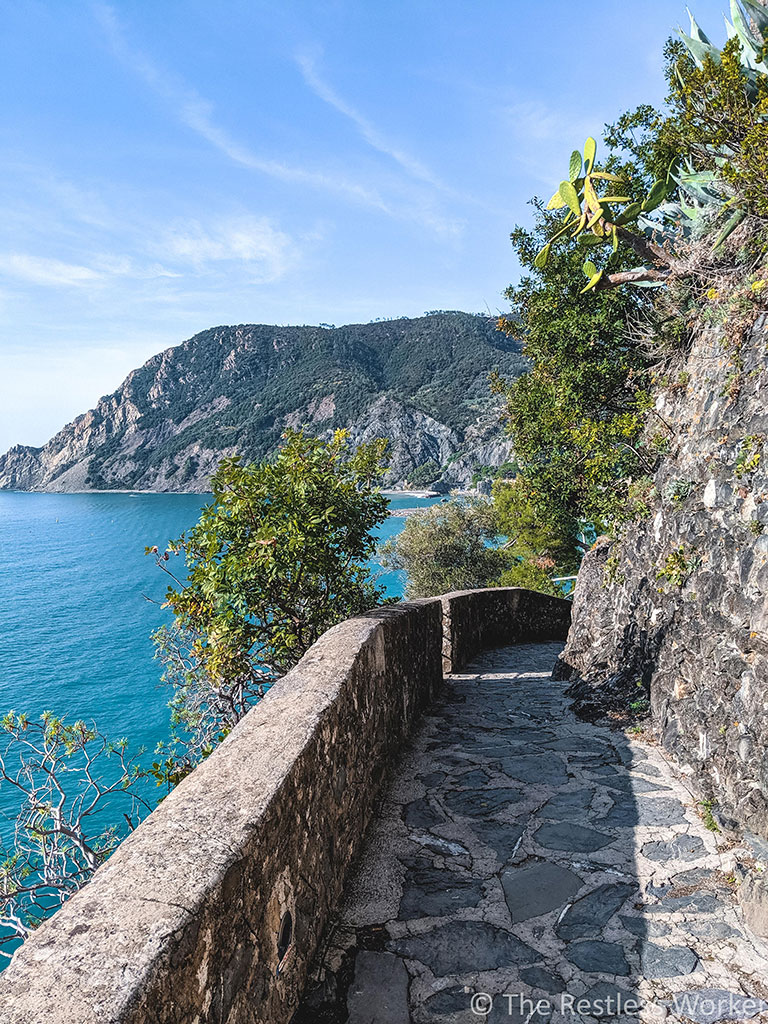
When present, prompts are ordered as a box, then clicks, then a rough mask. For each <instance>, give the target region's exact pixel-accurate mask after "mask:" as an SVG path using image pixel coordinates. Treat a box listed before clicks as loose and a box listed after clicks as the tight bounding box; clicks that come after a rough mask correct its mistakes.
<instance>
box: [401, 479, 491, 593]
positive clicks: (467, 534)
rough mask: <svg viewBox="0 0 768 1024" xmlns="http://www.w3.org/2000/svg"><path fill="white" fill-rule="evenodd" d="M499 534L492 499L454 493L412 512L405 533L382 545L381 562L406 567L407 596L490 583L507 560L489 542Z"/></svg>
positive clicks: (404, 569)
mask: <svg viewBox="0 0 768 1024" xmlns="http://www.w3.org/2000/svg"><path fill="white" fill-rule="evenodd" d="M497 534H498V529H497V524H496V515H495V510H494V508H493V505H492V504H491V503H490V502H488V501H483V500H482V499H479V498H461V499H451V500H447V501H443V502H440V504H438V505H432V506H430V507H429V508H426V509H420V510H419V511H418V512H415V513H413V514H412V515H410V516H408V518H407V519H406V522H405V526H404V527H403V530H402V531H401V533H400V534H399V535H398V536H397V537H396V538H394V539H393V540H390V541H387V542H386V544H384V545H383V546H382V550H381V555H382V562H383V564H384V565H385V566H387V567H388V568H391V569H397V570H401V571H405V572H407V574H408V578H407V582H406V596H407V597H409V598H414V597H432V596H434V595H436V594H445V593H447V592H449V591H452V590H471V589H474V588H477V587H487V586H490V585H491V584H492V582H493V581H494V580H496V579H498V577H499V575H500V573H501V572H502V571H503V570H504V568H505V566H506V564H507V561H508V559H507V557H506V555H505V554H504V552H502V551H500V550H498V549H497V548H496V547H492V546H491V545H493V544H495V542H496V540H497Z"/></svg>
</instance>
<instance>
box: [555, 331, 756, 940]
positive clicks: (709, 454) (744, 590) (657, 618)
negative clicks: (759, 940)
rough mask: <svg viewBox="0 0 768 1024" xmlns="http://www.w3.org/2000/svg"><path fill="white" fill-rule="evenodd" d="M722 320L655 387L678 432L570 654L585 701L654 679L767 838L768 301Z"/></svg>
mask: <svg viewBox="0 0 768 1024" xmlns="http://www.w3.org/2000/svg"><path fill="white" fill-rule="evenodd" d="M726 334H727V332H726V331H724V330H723V329H717V330H716V329H714V328H712V329H708V330H707V331H705V332H704V333H703V334H702V335H701V336H700V337H699V338H698V340H697V342H696V343H695V344H694V346H693V349H692V351H691V352H690V355H689V358H688V362H687V366H686V367H685V370H684V372H683V373H681V374H680V376H679V377H678V378H677V379H676V381H674V382H673V384H672V386H671V387H670V388H669V389H668V390H667V391H665V392H664V393H663V394H662V395H661V397H660V398H659V399H658V401H657V405H656V412H657V413H658V417H659V418H660V423H661V421H664V422H666V424H667V425H668V433H669V440H670V445H671V447H670V451H669V455H668V456H667V457H666V458H665V459H664V461H663V463H662V464H661V466H660V468H659V470H658V472H657V474H656V477H655V481H654V483H655V491H654V492H653V493H652V497H651V501H650V503H649V505H650V511H649V515H648V516H647V518H645V519H643V520H641V521H638V522H636V523H635V524H633V525H632V526H631V527H629V528H627V529H626V530H625V531H624V533H623V534H622V536H621V538H620V539H619V540H618V541H615V542H613V543H611V542H608V541H599V542H598V543H597V545H596V546H595V548H594V549H593V550H592V552H591V553H590V554H589V555H588V556H587V558H586V559H585V562H584V564H583V566H582V569H581V572H580V574H579V579H578V582H577V586H576V595H575V602H574V610H573V611H574V615H573V626H572V629H571V634H570V637H569V640H568V645H567V648H566V650H565V652H564V654H563V659H564V662H565V663H566V665H567V666H568V668H567V669H566V671H570V672H571V673H573V674H575V676H576V683H575V685H574V687H573V688H572V689H573V693H574V694H575V696H576V698H577V703H578V705H579V706H580V708H581V709H582V711H583V712H584V713H587V714H589V713H598V711H599V710H601V709H602V710H604V709H605V708H606V707H608V708H610V706H611V705H615V706H617V707H618V706H619V705H621V704H624V705H626V702H627V700H628V699H631V700H637V699H639V698H642V697H643V694H644V693H648V694H649V697H650V702H651V713H652V722H653V727H654V729H655V731H656V733H657V735H658V737H659V739H660V740H661V742H662V744H663V745H664V746H665V747H666V748H667V749H668V750H670V751H671V752H672V753H673V754H674V755H675V757H676V758H677V759H678V761H679V762H680V763H681V764H682V766H683V769H684V771H686V772H687V773H688V774H689V776H690V779H691V783H692V786H693V787H694V789H695V790H696V791H698V793H699V796H700V798H702V799H709V800H712V801H714V805H715V806H714V809H715V815H716V817H717V818H719V820H720V821H721V824H725V825H734V826H739V827H743V828H745V829H746V830H747V833H748V834H749V833H752V834H754V835H756V836H757V837H758V839H757V840H755V841H756V842H758V843H759V841H760V839H759V837H762V839H763V840H764V839H766V838H768V758H767V757H766V753H765V752H766V749H767V748H768V372H767V371H766V343H767V342H768V324H767V323H766V316H765V315H762V316H761V317H760V318H759V319H758V320H757V321H756V323H755V324H754V326H753V327H752V328H751V329H750V330H748V331H747V333H746V335H745V336H744V339H743V341H738V340H737V341H736V342H734V340H733V338H731V339H729V338H728V337H727V336H725V335H726ZM762 849H763V852H764V853H765V855H766V856H765V857H762V858H761V859H764V860H767V861H768V845H764V846H763V847H762ZM766 895H767V896H768V893H767V894H766ZM766 909H767V910H768V900H767V902H766ZM766 920H767V921H768V917H767V918H766Z"/></svg>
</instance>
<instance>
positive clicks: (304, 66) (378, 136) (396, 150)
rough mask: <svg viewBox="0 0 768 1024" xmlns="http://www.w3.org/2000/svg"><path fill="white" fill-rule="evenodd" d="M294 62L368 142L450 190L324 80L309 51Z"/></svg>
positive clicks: (409, 169) (417, 175) (314, 88)
mask: <svg viewBox="0 0 768 1024" xmlns="http://www.w3.org/2000/svg"><path fill="white" fill-rule="evenodd" d="M296 63H297V64H298V66H299V69H300V71H301V73H302V76H303V78H304V81H305V82H306V83H307V85H308V86H309V88H310V89H311V90H312V92H314V93H315V95H316V96H317V97H318V98H319V99H321V100H322V101H323V102H324V103H327V104H328V105H329V106H331V107H333V109H334V110H337V111H338V112H339V113H340V114H342V115H343V116H344V117H346V118H348V119H349V120H350V121H351V122H352V123H353V124H354V125H355V127H356V128H357V130H358V131H359V133H360V135H361V136H362V137H363V139H365V141H366V142H367V143H368V145H369V146H372V147H373V148H374V149H376V150H378V151H379V153H383V154H384V155H385V156H388V157H390V158H391V159H392V160H394V161H395V163H396V164H399V166H400V167H401V168H402V169H403V170H404V171H406V172H407V173H408V174H410V175H411V176H412V177H413V178H416V179H417V180H419V181H423V182H425V183H426V184H428V185H432V186H433V187H434V188H437V189H439V190H440V191H443V192H449V191H451V190H450V188H449V187H448V186H447V185H445V184H444V183H443V182H442V181H440V179H439V178H438V177H437V176H436V175H435V174H433V172H432V171H431V170H430V169H429V168H428V167H427V166H426V165H425V164H423V163H422V162H421V161H420V160H418V159H417V158H416V157H414V156H412V155H411V154H410V153H407V152H406V151H405V150H404V149H401V148H400V147H399V146H397V145H395V144H394V143H392V142H391V141H389V140H388V139H387V138H386V137H385V136H384V134H383V133H382V132H381V131H379V129H378V128H377V127H376V126H375V125H374V124H373V123H372V122H371V121H369V120H368V118H367V117H364V116H363V114H361V113H360V112H359V111H358V110H356V109H355V108H354V107H353V106H352V105H351V104H350V103H348V102H347V100H345V99H344V98H343V97H342V96H340V95H339V93H338V92H336V90H335V89H334V88H333V87H332V86H330V85H329V84H328V82H326V81H325V79H324V78H322V76H321V75H320V73H319V71H318V69H317V63H316V61H315V60H314V58H313V57H311V56H310V55H309V54H308V53H299V54H297V56H296Z"/></svg>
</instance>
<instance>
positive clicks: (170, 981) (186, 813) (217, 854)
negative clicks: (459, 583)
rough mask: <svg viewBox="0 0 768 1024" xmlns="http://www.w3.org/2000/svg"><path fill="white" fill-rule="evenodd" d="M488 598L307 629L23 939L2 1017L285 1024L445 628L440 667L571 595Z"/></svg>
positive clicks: (550, 628) (8, 1023)
mask: <svg viewBox="0 0 768 1024" xmlns="http://www.w3.org/2000/svg"><path fill="white" fill-rule="evenodd" d="M492 593H493V592H487V591H476V592H467V593H459V594H449V595H447V596H446V597H445V598H443V599H442V601H441V599H439V598H438V599H432V600H426V601H415V602H410V603H405V604H400V605H396V606H390V607H385V608H381V609H376V610H374V611H372V612H370V613H368V614H367V615H363V616H360V617H358V618H355V619H350V620H348V621H347V622H343V623H341V624H340V625H338V626H336V627H334V628H333V629H331V630H329V631H328V632H327V633H326V634H325V635H324V636H323V637H321V639H320V640H319V641H318V642H317V643H316V644H315V645H314V647H312V649H311V650H310V651H309V652H308V653H307V655H306V656H305V657H304V658H303V659H302V661H301V662H300V663H299V665H297V667H296V668H295V669H293V670H292V671H291V672H289V673H288V675H286V676H285V677H284V678H283V679H282V680H281V681H280V682H279V683H277V684H276V685H275V686H274V687H273V688H272V690H271V691H270V692H269V694H268V695H267V696H266V697H265V699H264V700H263V701H262V702H261V703H260V704H259V705H258V706H257V707H256V708H254V709H253V710H252V711H251V712H250V713H249V714H248V715H247V716H246V717H245V719H244V720H243V722H241V724H240V725H239V726H238V727H237V728H236V729H235V730H234V731H233V732H232V733H231V734H230V735H229V736H228V737H227V739H226V740H224V742H223V743H222V744H221V746H220V747H219V748H217V750H216V751H215V752H214V753H213V754H212V755H211V756H210V757H209V758H208V759H207V760H206V761H205V762H204V763H203V764H201V765H200V766H199V767H198V768H197V769H196V771H195V772H193V773H192V775H190V776H189V777H188V778H186V779H185V780H184V781H183V782H182V783H181V784H180V785H179V786H178V787H177V788H176V789H175V790H174V791H173V792H172V793H171V794H170V795H169V796H168V797H167V798H166V799H165V800H164V801H163V803H162V804H161V805H160V806H159V807H158V808H157V810H156V811H154V813H153V814H151V815H150V817H149V818H148V819H147V820H146V821H145V822H144V823H143V824H142V825H141V826H140V828H139V829H137V831H136V832H134V833H133V834H132V835H131V836H130V837H129V838H128V839H127V840H126V841H125V842H124V843H123V845H122V846H121V847H120V849H119V850H118V851H117V852H116V853H115V854H114V856H113V857H112V858H111V859H110V860H109V861H108V862H107V863H106V864H105V865H104V866H103V867H102V868H100V869H99V871H98V872H97V873H96V875H95V876H94V878H93V880H92V881H91V882H90V883H89V885H88V886H86V888H85V889H83V890H82V891H81V892H80V893H78V894H77V895H76V896H75V897H73V899H72V900H70V901H69V903H67V904H66V906H64V907H63V908H62V910H60V911H59V912H58V913H57V914H56V915H55V916H54V917H53V918H51V919H50V920H49V921H47V922H46V923H45V924H44V925H43V926H42V927H41V928H40V929H39V931H37V932H36V933H35V934H34V936H33V937H32V938H30V939H29V940H28V941H27V942H26V943H25V944H24V946H23V947H22V948H21V949H20V950H19V952H18V953H17V954H16V957H15V958H14V960H13V962H12V963H11V965H10V966H9V967H8V968H7V969H6V971H5V972H4V973H3V974H2V975H0V1022H1V1024H41V1022H43V1021H52V1022H53V1021H55V1022H56V1024H86V1022H87V1024H203V1022H206V1024H208V1022H210V1024H213V1022H216V1024H245V1022H248V1024H273V1022H274V1024H277V1022H280V1024H285V1022H286V1021H288V1020H290V1016H291V1013H292V1011H293V1009H294V1008H295V1006H296V1003H297V1000H298V997H299V995H300V993H301V990H302V988H303V985H304V982H305V979H306V973H307V969H308V967H309V964H310V963H311V960H312V958H313V955H314V953H315V950H316V946H317V942H318V940H319V937H320V936H321V935H322V932H323V928H324V925H325V923H326V921H327V918H328V915H329V913H330V912H331V911H332V910H333V908H334V907H335V906H336V904H337V902H338V900H339V896H340V894H341V891H342V888H343V885H344V880H345V877H346V874H347V870H348V868H349V865H350V863H351V861H352V860H353V859H354V857H355V856H356V855H357V853H358V852H359V850H360V846H361V842H362V839H363V836H364V833H365V829H366V826H367V824H368V822H369V820H370V818H371V816H372V813H373V811H374V808H375V806H376V801H377V798H378V796H379V794H380V791H381V784H382V782H383V780H384V778H385V777H386V773H387V768H388V766H389V764H390V763H391V762H392V761H393V759H394V758H395V757H396V755H397V752H398V750H399V748H400V747H401V745H402V743H403V741H404V740H405V739H406V737H407V735H408V733H409V731H410V728H411V726H412V723H413V721H414V719H415V717H416V716H417V715H418V712H419V710H420V709H421V708H422V707H423V706H424V705H425V704H426V703H427V702H428V701H429V700H430V699H431V698H432V697H433V696H434V694H435V692H436V690H437V688H438V686H439V684H440V682H441V680H442V670H441V655H442V653H443V651H442V647H443V636H444V632H445V635H446V636H447V638H448V642H449V644H450V649H449V650H448V651H447V652H446V656H447V659H448V664H449V665H451V666H454V665H455V666H458V665H459V664H461V663H462V659H464V660H466V659H467V658H469V657H471V656H472V654H473V653H475V652H476V651H477V650H479V649H480V647H481V646H493V645H499V644H506V643H510V642H513V641H515V640H524V639H532V640H534V639H543V638H554V637H556V636H557V637H558V638H564V636H565V631H566V630H567V621H566V620H567V615H566V612H567V611H568V609H567V608H565V607H564V606H565V605H567V602H557V601H556V599H552V598H543V596H542V595H538V594H532V593H530V592H527V591H515V590H509V589H506V590H501V591H498V592H497V593H496V596H495V597H493V596H489V595H491V594H492ZM553 602H554V603H553ZM444 616H445V627H446V628H445V630H444V623H443V618H444ZM558 630H559V632H558Z"/></svg>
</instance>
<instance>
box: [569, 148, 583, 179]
mask: <svg viewBox="0 0 768 1024" xmlns="http://www.w3.org/2000/svg"><path fill="white" fill-rule="evenodd" d="M581 164H582V160H581V153H580V152H579V151H578V149H574V151H573V152H572V153H571V161H570V163H569V164H568V178H569V180H570V181H576V179H577V178H578V176H579V174H581Z"/></svg>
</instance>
